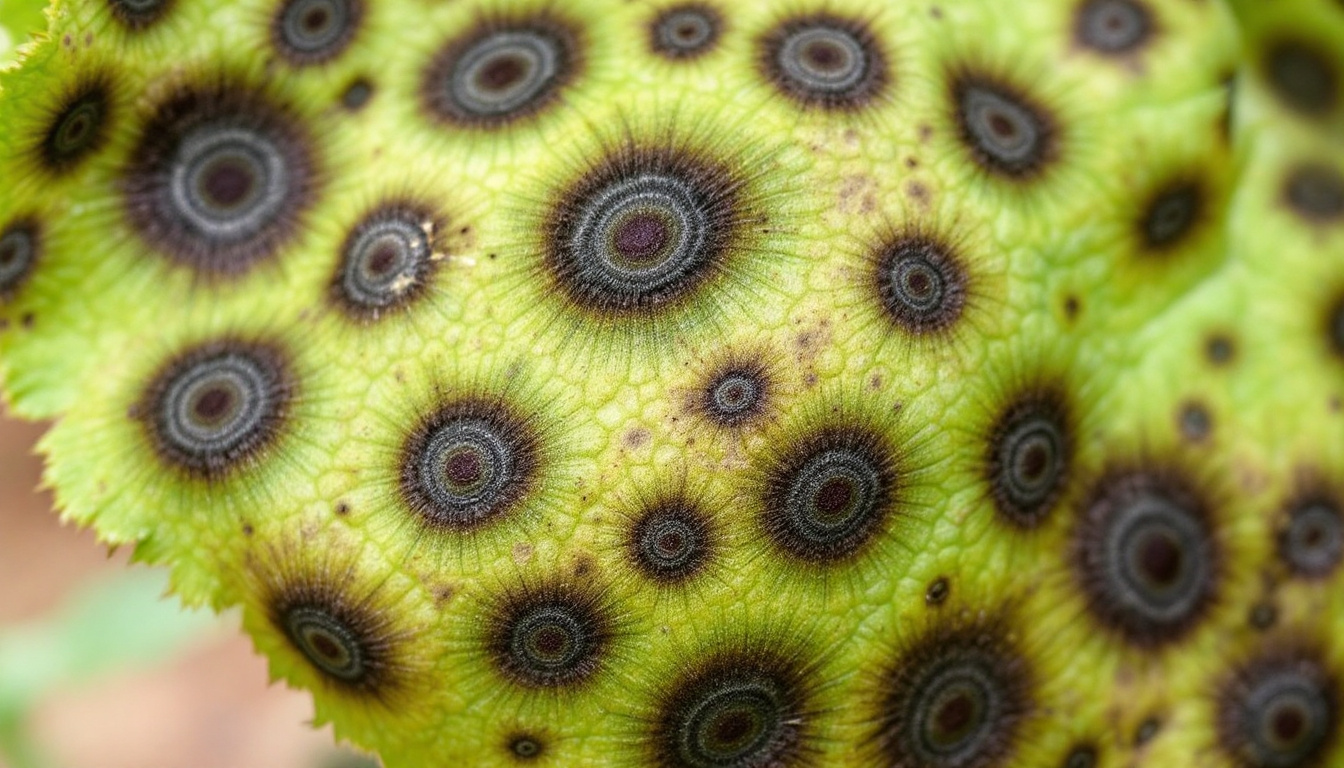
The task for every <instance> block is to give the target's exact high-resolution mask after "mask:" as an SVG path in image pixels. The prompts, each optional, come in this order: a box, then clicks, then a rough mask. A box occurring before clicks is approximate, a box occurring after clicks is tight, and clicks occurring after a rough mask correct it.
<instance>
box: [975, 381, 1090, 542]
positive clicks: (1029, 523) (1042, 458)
mask: <svg viewBox="0 0 1344 768" xmlns="http://www.w3.org/2000/svg"><path fill="white" fill-rule="evenodd" d="M1071 432H1072V430H1071V428H1070V420H1069V406H1068V402H1067V400H1066V398H1065V397H1064V395H1063V394H1062V393H1061V392H1059V391H1058V390H1055V389H1042V390H1033V391H1029V392H1027V393H1025V394H1023V395H1021V396H1019V397H1017V398H1016V399H1015V400H1014V401H1013V402H1011V403H1010V404H1009V405H1008V407H1007V408H1005V409H1004V410H1003V412H1002V413H1000V414H999V417H998V419H997V420H996V421H995V422H994V426H993V429H992V430H991V431H990V434H989V440H988V448H989V450H988V452H987V454H986V457H985V470H986V472H985V481H986V482H987V483H988V485H989V489H990V496H991V497H992V498H993V499H994V508H995V509H996V510H997V511H998V513H999V516H1000V518H1001V519H1002V520H1004V521H1005V522H1007V523H1009V524H1011V525H1013V526H1014V527H1017V528H1035V527H1036V526H1038V525H1040V524H1041V523H1043V522H1045V519H1046V517H1047V516H1048V515H1049V514H1050V511H1051V510H1052V509H1054V507H1055V504H1056V503H1057V502H1058V501H1059V498H1060V496H1061V495H1062V493H1063V491H1064V487H1065V485H1067V483H1068V481H1069V470H1070V467H1071V465H1072V463H1073V436H1072V434H1071Z"/></svg>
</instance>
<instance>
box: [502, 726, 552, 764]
mask: <svg viewBox="0 0 1344 768" xmlns="http://www.w3.org/2000/svg"><path fill="white" fill-rule="evenodd" d="M508 750H509V754H510V755H511V756H512V757H513V758H514V759H515V760H520V761H523V762H531V761H533V760H540V759H541V757H542V756H543V755H545V754H546V744H545V742H543V741H542V740H541V739H540V738H538V737H536V736H534V735H532V734H529V733H519V734H515V735H513V736H510V737H509V739H508Z"/></svg>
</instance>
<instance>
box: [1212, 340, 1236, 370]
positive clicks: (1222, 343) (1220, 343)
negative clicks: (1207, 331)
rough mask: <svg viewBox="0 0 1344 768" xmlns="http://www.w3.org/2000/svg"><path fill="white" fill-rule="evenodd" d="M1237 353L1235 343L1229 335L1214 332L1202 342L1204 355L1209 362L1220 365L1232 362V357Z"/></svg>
mask: <svg viewBox="0 0 1344 768" xmlns="http://www.w3.org/2000/svg"><path fill="white" fill-rule="evenodd" d="M1236 353H1237V347H1236V344H1235V343H1234V342H1233V341H1232V339H1231V338H1230V337H1227V336H1224V335H1222V334H1214V335H1213V336H1210V337H1209V340H1208V341H1206V342H1205V343H1204V355H1205V356H1206V357H1207V358H1208V359H1209V362H1210V363H1213V364H1214V365H1216V366H1219V367H1222V366H1224V365H1227V364H1228V363H1230V362H1232V358H1233V357H1234V356H1235V355H1236Z"/></svg>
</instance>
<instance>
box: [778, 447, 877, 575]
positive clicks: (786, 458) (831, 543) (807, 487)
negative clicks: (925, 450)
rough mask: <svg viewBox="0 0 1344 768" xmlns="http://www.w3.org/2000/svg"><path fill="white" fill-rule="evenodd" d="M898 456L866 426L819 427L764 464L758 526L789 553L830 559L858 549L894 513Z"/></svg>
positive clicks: (820, 561) (820, 562)
mask: <svg viewBox="0 0 1344 768" xmlns="http://www.w3.org/2000/svg"><path fill="white" fill-rule="evenodd" d="M900 490H901V488H900V474H899V470H898V467H897V458H896V456H895V454H894V452H893V451H892V450H891V448H890V447H889V445H888V444H887V442H886V440H885V439H884V438H883V437H882V436H881V435H880V434H878V433H877V432H874V431H871V430H869V429H868V428H866V427H859V426H855V427H847V426H845V427H831V428H827V429H821V430H816V431H814V432H812V433H811V434H808V435H806V436H804V437H803V439H802V440H800V441H798V442H797V443H796V444H795V445H791V446H789V447H788V448H787V449H786V451H785V452H784V453H783V455H781V456H779V457H778V458H777V459H776V460H775V462H774V465H773V466H771V467H769V468H768V469H767V470H766V476H765V482H764V488H763V498H762V499H761V509H762V513H761V525H762V527H763V528H764V529H765V532H766V534H767V535H768V536H769V538H770V541H771V542H772V543H773V544H774V545H775V546H777V547H779V548H780V549H782V550H784V551H785V552H787V553H789V554H790V555H792V556H794V557H796V558H798V559H800V560H804V561H807V562H810V563H815V564H818V565H832V564H837V563H840V562H842V561H845V560H848V559H851V558H853V557H855V556H856V555H858V554H859V553H860V552H861V551H862V550H863V549H864V547H865V546H866V545H867V544H868V543H869V542H870V541H871V540H872V538H873V537H874V536H875V535H876V534H877V532H878V531H879V530H881V528H882V526H883V524H884V523H885V522H886V520H887V519H888V518H889V517H891V516H892V515H893V514H896V509H895V507H896V505H897V503H898V495H899V492H900Z"/></svg>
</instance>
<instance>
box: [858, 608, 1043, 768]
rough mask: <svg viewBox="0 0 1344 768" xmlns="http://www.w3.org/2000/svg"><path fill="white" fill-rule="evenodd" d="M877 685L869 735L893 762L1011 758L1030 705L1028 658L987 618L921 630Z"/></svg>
mask: <svg viewBox="0 0 1344 768" xmlns="http://www.w3.org/2000/svg"><path fill="white" fill-rule="evenodd" d="M880 686H881V687H880V691H881V699H880V704H879V706H880V711H879V717H878V718H877V722H876V724H877V729H878V730H877V732H876V734H875V736H876V742H877V744H878V745H879V748H880V749H881V751H882V753H883V755H884V757H885V758H886V762H887V764H889V765H895V766H934V765H937V766H976V768H991V766H1003V765H1008V764H1011V763H1012V762H1013V761H1012V756H1013V750H1014V747H1015V742H1016V741H1017V738H1018V733H1019V731H1020V729H1021V724H1022V723H1023V721H1024V720H1025V719H1026V718H1027V717H1028V716H1029V715H1030V714H1031V713H1032V711H1033V710H1034V708H1035V704H1034V702H1033V694H1032V680H1031V673H1030V670H1029V667H1028V663H1027V661H1026V659H1025V657H1023V656H1022V655H1021V654H1020V653H1019V652H1018V651H1017V650H1016V649H1015V648H1014V647H1013V646H1012V645H1011V643H1009V641H1008V640H1007V639H1006V638H1005V637H1004V635H1003V634H1002V632H1001V630H1000V629H999V628H998V627H997V626H995V625H993V624H985V625H983V626H967V627H940V628H937V629H935V630H932V631H930V632H927V633H926V634H925V636H924V637H922V638H920V639H919V640H918V641H916V644H915V645H913V646H912V647H910V648H907V649H906V650H905V651H904V652H902V653H901V654H900V655H899V657H898V658H896V659H895V661H894V663H893V664H892V666H890V667H889V668H888V669H887V670H886V671H885V672H884V673H883V675H882V678H881V681H880Z"/></svg>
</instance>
